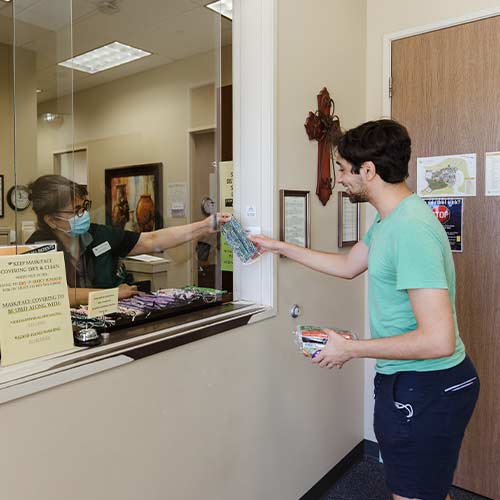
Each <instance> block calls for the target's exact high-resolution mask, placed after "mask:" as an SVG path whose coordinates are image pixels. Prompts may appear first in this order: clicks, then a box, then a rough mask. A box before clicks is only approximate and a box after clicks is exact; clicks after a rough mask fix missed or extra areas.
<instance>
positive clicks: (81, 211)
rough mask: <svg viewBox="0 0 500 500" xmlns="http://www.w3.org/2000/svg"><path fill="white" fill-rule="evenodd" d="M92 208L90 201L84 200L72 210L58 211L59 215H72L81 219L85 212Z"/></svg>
mask: <svg viewBox="0 0 500 500" xmlns="http://www.w3.org/2000/svg"><path fill="white" fill-rule="evenodd" d="M91 206H92V200H85V201H84V202H83V203H82V204H81V205H77V206H76V207H75V209H74V210H59V211H58V212H57V213H59V214H74V215H76V216H77V217H81V216H82V215H83V214H84V213H85V212H88V211H89V210H90V207H91Z"/></svg>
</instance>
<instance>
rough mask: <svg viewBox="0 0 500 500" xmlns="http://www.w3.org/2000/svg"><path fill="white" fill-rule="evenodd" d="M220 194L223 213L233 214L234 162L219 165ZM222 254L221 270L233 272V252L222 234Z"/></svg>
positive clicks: (220, 207) (220, 208) (223, 162)
mask: <svg viewBox="0 0 500 500" xmlns="http://www.w3.org/2000/svg"><path fill="white" fill-rule="evenodd" d="M219 174H220V175H219V179H220V185H219V192H220V206H219V210H220V211H221V212H227V213H230V214H232V213H233V211H234V208H233V196H234V192H233V162H232V161H222V162H220V163H219ZM220 240H221V244H220V254H221V270H222V271H229V272H232V271H233V250H232V249H231V247H230V246H229V244H228V242H227V241H226V238H224V236H223V235H222V234H221V237H220Z"/></svg>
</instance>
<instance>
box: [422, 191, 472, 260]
mask: <svg viewBox="0 0 500 500" xmlns="http://www.w3.org/2000/svg"><path fill="white" fill-rule="evenodd" d="M424 201H425V202H426V203H427V205H429V207H430V208H431V210H432V211H433V212H434V215H435V216H436V218H437V220H438V221H439V222H440V223H441V224H442V225H443V227H444V229H445V231H446V234H447V235H448V241H449V242H450V246H451V250H452V252H463V238H462V235H463V220H464V218H463V215H464V200H463V198H425V199H424Z"/></svg>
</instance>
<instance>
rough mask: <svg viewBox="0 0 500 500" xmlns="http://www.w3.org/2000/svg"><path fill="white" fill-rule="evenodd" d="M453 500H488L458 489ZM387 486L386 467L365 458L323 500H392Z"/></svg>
mask: <svg viewBox="0 0 500 500" xmlns="http://www.w3.org/2000/svg"><path fill="white" fill-rule="evenodd" d="M450 493H451V498H452V500H488V499H485V497H482V496H478V495H473V494H472V493H468V492H467V491H463V490H460V489H458V488H452V490H451V492H450ZM391 498H392V497H391V495H390V493H389V491H388V489H387V487H386V485H385V478H384V467H383V465H382V464H381V463H379V462H378V461H377V460H375V459H374V458H365V460H363V461H362V462H360V463H359V464H357V465H355V466H353V467H352V468H351V469H350V470H349V471H347V473H346V474H345V475H344V476H343V477H342V478H341V479H340V480H339V481H338V482H337V483H336V484H335V485H334V486H333V488H331V489H330V490H329V491H328V492H327V493H326V494H325V495H324V496H323V497H321V500H391Z"/></svg>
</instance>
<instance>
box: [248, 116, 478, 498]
mask: <svg viewBox="0 0 500 500" xmlns="http://www.w3.org/2000/svg"><path fill="white" fill-rule="evenodd" d="M410 156H411V140H410V137H409V135H408V132H407V130H406V128H405V127H403V126H402V125H400V124H399V123H397V122H395V121H392V120H378V121H371V122H367V123H364V124H362V125H360V126H358V127H356V128H354V129H352V130H349V131H348V132H346V133H345V134H344V135H343V137H342V138H341V139H340V142H339V145H338V150H337V154H336V164H337V166H338V181H339V183H340V184H342V185H343V186H344V187H345V189H346V191H347V194H348V195H349V198H350V200H351V202H353V203H359V202H369V203H371V204H372V205H373V206H374V207H375V208H376V209H377V212H378V214H377V217H376V219H375V221H374V223H373V224H372V226H371V227H370V229H369V230H368V232H367V234H366V235H365V237H364V239H363V240H362V241H360V242H358V243H357V244H356V245H355V246H354V247H353V248H352V249H351V250H350V252H349V253H347V254H335V253H326V252H318V251H315V250H310V249H306V248H303V247H299V246H296V245H292V244H289V243H285V242H282V241H276V240H272V239H270V238H266V237H265V236H262V235H259V236H254V237H252V240H253V242H254V243H255V244H257V246H258V247H260V249H261V250H263V251H271V252H276V253H280V254H282V255H285V256H286V257H288V258H290V259H293V260H295V261H297V262H299V263H301V264H303V265H305V266H307V267H310V268H312V269H314V270H317V271H320V272H323V273H326V274H330V275H332V276H336V277H340V278H345V279H352V278H355V277H356V276H358V275H360V274H362V273H363V272H365V271H368V302H369V316H370V332H371V339H366V340H360V341H352V340H347V339H345V338H344V337H343V336H341V335H338V334H336V332H334V331H332V330H326V332H327V333H328V342H327V344H326V346H325V348H324V349H323V350H322V351H321V352H320V353H319V354H318V355H317V356H316V357H315V358H314V359H313V363H316V364H318V365H319V366H321V367H326V368H333V367H338V368H341V367H342V365H343V364H344V363H346V362H348V361H350V360H351V359H354V358H376V360H377V364H376V372H377V374H376V376H375V412H374V429H375V435H376V437H377V440H378V444H379V446H380V452H381V455H382V459H383V461H384V467H385V472H386V479H387V483H388V486H389V488H390V490H391V492H392V494H393V498H394V499H395V500H401V499H420V500H445V499H449V496H448V491H449V489H450V487H451V484H452V480H453V472H454V470H455V467H456V464H457V461H458V453H459V451H460V446H461V442H462V438H463V434H464V431H465V427H466V426H467V424H468V422H469V420H470V417H471V415H472V412H473V410H474V406H475V403H476V400H477V397H478V394H479V378H478V376H477V373H476V370H475V368H474V366H473V364H472V362H471V361H470V359H469V358H468V356H467V355H466V354H465V348H464V344H463V342H462V340H461V338H460V334H459V330H458V324H457V317H456V311H455V267H454V263H453V257H452V253H451V249H450V244H449V242H448V238H447V235H446V233H445V231H444V229H443V227H442V226H441V224H440V223H439V221H438V220H437V219H436V217H435V216H434V214H433V213H432V211H431V209H430V208H429V207H428V206H427V205H426V204H425V203H424V202H423V201H422V200H421V199H420V198H418V197H417V196H416V195H415V194H413V193H412V192H411V190H410V189H409V188H408V186H407V184H406V182H405V180H406V178H407V177H408V162H409V160H410Z"/></svg>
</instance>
